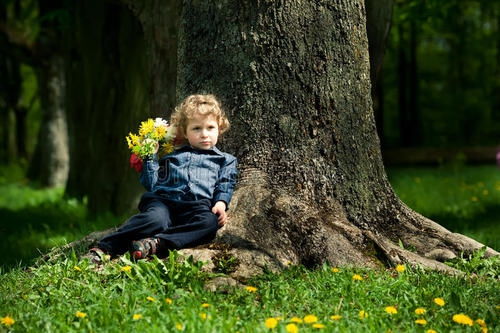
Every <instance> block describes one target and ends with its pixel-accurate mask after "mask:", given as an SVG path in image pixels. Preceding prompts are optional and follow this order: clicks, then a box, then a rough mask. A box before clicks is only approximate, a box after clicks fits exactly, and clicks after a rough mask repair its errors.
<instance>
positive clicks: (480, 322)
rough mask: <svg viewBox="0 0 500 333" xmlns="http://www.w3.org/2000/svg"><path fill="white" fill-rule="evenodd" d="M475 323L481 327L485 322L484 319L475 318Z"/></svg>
mask: <svg viewBox="0 0 500 333" xmlns="http://www.w3.org/2000/svg"><path fill="white" fill-rule="evenodd" d="M476 324H478V325H479V326H481V327H486V322H485V321H484V319H476Z"/></svg>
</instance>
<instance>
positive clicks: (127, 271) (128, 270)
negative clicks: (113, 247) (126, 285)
mask: <svg viewBox="0 0 500 333" xmlns="http://www.w3.org/2000/svg"><path fill="white" fill-rule="evenodd" d="M131 270H132V266H128V265H127V266H123V267H122V268H120V271H122V272H125V273H130V271H131Z"/></svg>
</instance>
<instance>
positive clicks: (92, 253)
mask: <svg viewBox="0 0 500 333" xmlns="http://www.w3.org/2000/svg"><path fill="white" fill-rule="evenodd" d="M105 255H106V252H104V251H103V250H102V249H100V248H98V247H93V248H91V249H90V250H89V252H88V253H87V254H86V255H84V256H82V259H89V260H90V262H91V263H93V264H98V265H99V264H102V262H103V259H104V256H105Z"/></svg>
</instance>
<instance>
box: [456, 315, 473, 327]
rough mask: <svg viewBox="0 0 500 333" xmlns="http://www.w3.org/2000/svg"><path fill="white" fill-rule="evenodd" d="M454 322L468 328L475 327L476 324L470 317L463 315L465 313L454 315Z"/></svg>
mask: <svg viewBox="0 0 500 333" xmlns="http://www.w3.org/2000/svg"><path fill="white" fill-rule="evenodd" d="M453 321H454V322H455V323H458V324H462V325H468V326H472V325H474V322H473V321H472V319H471V318H470V317H469V316H468V315H466V314H463V313H459V314H456V315H453Z"/></svg>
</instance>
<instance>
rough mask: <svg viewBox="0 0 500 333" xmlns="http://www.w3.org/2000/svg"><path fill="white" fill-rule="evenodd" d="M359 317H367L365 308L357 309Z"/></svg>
mask: <svg viewBox="0 0 500 333" xmlns="http://www.w3.org/2000/svg"><path fill="white" fill-rule="evenodd" d="M358 315H359V319H365V318H368V313H366V311H365V310H361V311H359V314H358Z"/></svg>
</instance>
